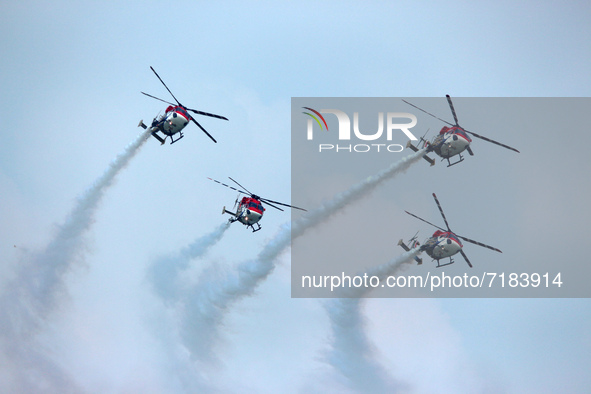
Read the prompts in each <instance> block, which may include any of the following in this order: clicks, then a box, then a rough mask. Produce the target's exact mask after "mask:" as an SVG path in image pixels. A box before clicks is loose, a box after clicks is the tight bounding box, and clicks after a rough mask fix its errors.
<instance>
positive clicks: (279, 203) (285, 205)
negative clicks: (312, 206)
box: [261, 198, 308, 212]
mask: <svg viewBox="0 0 591 394" xmlns="http://www.w3.org/2000/svg"><path fill="white" fill-rule="evenodd" d="M261 201H263V202H266V203H267V204H269V203H271V202H272V203H274V204H278V205H283V206H284V207H289V208H293V209H299V210H300V211H306V212H308V210H307V209H304V208H299V207H295V206H293V205H289V204H284V203H282V202H279V201H273V200H269V199H266V198H261Z"/></svg>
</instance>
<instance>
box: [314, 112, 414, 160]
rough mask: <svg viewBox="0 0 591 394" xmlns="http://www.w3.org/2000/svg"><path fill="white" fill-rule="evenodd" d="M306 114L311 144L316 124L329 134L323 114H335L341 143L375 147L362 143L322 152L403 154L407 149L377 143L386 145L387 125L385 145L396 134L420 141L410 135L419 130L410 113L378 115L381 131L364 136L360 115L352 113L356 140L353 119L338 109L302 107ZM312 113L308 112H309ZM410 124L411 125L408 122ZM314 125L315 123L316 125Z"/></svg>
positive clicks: (323, 148) (326, 148)
mask: <svg viewBox="0 0 591 394" xmlns="http://www.w3.org/2000/svg"><path fill="white" fill-rule="evenodd" d="M302 108H304V109H305V110H307V111H306V112H303V114H305V115H307V116H309V119H308V122H307V134H306V135H307V139H308V140H309V141H312V140H314V128H315V126H314V125H315V124H317V125H318V126H317V128H318V129H319V130H320V131H322V132H328V131H329V130H328V123H327V122H326V119H325V117H324V116H322V114H333V115H335V116H336V118H337V121H338V125H339V127H338V141H351V140H352V138H354V140H355V139H356V140H360V141H372V142H374V143H371V144H369V143H361V144H342V143H341V144H338V143H337V144H324V143H323V144H318V151H319V152H321V153H322V152H331V151H332V152H360V153H364V152H370V151H377V152H380V151H383V152H386V151H387V152H402V150H404V146H402V145H400V144H386V143H378V140H380V139H381V140H382V141H383V134H384V123H385V124H386V127H385V129H386V141H388V142H389V141H392V135H393V134H394V131H401V132H402V133H403V134H404V135H405V136H406V137H407V138H408V139H409V140H411V141H417V140H418V138H417V137H415V136H414V134H413V133H411V131H410V129H411V128H413V127H414V126H416V124H417V117H416V116H415V115H413V114H411V113H408V112H388V113H387V114H386V116H384V112H378V114H377V116H378V130H377V131H375V132H367V131H366V132H362V131H361V130H360V129H359V112H354V113H353V137H352V135H351V119H350V118H349V115H347V114H346V113H345V112H343V111H341V110H338V109H321V110H320V111H317V110H315V109H312V108H310V107H302ZM308 111H309V112H308ZM404 119H406V120H407V121H406V122H404V123H401V122H400V120H404ZM409 120H410V122H409ZM314 121H315V122H314Z"/></svg>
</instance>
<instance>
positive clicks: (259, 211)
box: [207, 177, 306, 233]
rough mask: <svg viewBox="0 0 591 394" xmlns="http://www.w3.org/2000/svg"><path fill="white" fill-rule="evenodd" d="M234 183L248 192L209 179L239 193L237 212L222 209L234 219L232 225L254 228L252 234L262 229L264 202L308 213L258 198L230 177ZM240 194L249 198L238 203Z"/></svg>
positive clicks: (302, 209)
mask: <svg viewBox="0 0 591 394" xmlns="http://www.w3.org/2000/svg"><path fill="white" fill-rule="evenodd" d="M228 178H229V179H230V180H231V181H232V182H234V183H235V184H237V185H238V186H240V187H241V188H243V189H244V190H246V191H242V190H239V189H236V188H235V187H232V186H230V185H226V184H225V183H222V182H220V181H217V180H215V179H212V178H207V179H210V180H212V181H214V182H217V183H219V184H220V185H223V186H226V187H229V188H230V189H232V190H236V191H237V192H238V197H236V201H235V202H234V208H236V205H238V208H237V209H236V212H231V211H228V210H226V207H224V208H223V209H222V215H223V214H224V213H228V214H230V215H232V216H233V218H230V219H229V220H230V223H234V222H236V221H238V222H240V223H242V224H244V225H245V226H246V228H249V227H250V228H252V232H253V233H254V232H256V231H259V230H260V229H261V225H260V224H259V221H260V220H261V218H262V217H263V213H264V212H265V208H264V207H263V204H262V203H263V202H264V203H265V204H268V205H269V206H271V207H273V208H275V209H278V210H280V211H283V209H281V208H279V207H276V206H275V205H273V204H278V205H282V206H284V207H289V208H294V209H299V210H301V211H306V210H305V209H304V208H298V207H294V206H293V205H289V204H284V203H282V202H278V201H273V200H269V199H267V198H262V197H259V196H257V195H256V194H252V193H251V192H249V191H248V189H247V188H245V187H244V186H242V185H241V184H239V183H238V182H236V181H235V180H234V179H232V178H230V177H228ZM240 194H246V195H247V196H244V197H242V199H241V200H240V201H238V199H239V198H240ZM255 224H256V225H257V228H256V229H255V228H254V225H255Z"/></svg>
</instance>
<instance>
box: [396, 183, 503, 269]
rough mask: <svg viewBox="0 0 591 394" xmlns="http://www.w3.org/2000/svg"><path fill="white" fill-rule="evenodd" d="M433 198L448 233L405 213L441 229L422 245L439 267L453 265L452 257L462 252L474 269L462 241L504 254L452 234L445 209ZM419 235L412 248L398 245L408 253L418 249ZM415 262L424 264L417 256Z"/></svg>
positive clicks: (434, 196)
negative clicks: (443, 260)
mask: <svg viewBox="0 0 591 394" xmlns="http://www.w3.org/2000/svg"><path fill="white" fill-rule="evenodd" d="M433 198H434V199H435V202H436V203H437V207H438V208H439V212H441V217H443V221H444V222H445V227H447V231H446V230H444V229H443V228H441V227H439V226H436V225H434V224H433V223H429V222H428V221H426V220H425V219H421V218H420V217H418V216H416V215H413V214H412V213H410V212H408V211H404V212H406V213H408V214H409V215H410V216H413V217H415V218H417V219H419V220H422V221H423V222H425V223H428V224H430V225H431V226H433V227H435V228H437V229H439V230H437V231H435V232H434V233H433V236H431V237H430V238H427V240H426V241H425V243H424V244H423V245H420V251H421V252H426V253H427V254H428V255H429V257H431V258H432V259H433V260H437V267H443V266H446V265H450V264H453V263H454V260H453V259H452V257H451V256H453V255H454V254H456V253H458V252H460V254H461V255H462V257H463V258H464V260H466V263H468V265H469V266H470V268H472V264H471V263H470V260H468V257H467V256H466V254H465V253H464V251H463V250H462V247H463V246H462V242H461V241H460V239H462V240H464V241H466V242H470V243H472V244H475V245H478V246H483V247H485V248H488V249H491V250H494V251H497V252H499V253H503V252H501V251H500V250H499V249H497V248H494V247H492V246H489V245H486V244H483V243H482V242H478V241H474V240H472V239H469V238H466V237H462V236H461V235H457V234H455V233H454V232H452V231H451V229H450V228H449V224H447V219H446V218H445V215H444V214H443V209H442V208H441V205H440V204H439V200H437V196H436V195H435V193H433ZM417 234H418V232H417ZM417 234H415V235H414V237H412V238H411V239H410V241H408V242H409V244H410V245H411V246H410V247H408V246H407V245H406V244H405V243H404V241H402V240H400V241H398V245H400V246H402V248H403V249H404V250H406V251H407V252H408V251H409V250H411V249H414V248H416V247H418V246H419V242H418V241H417V240H416V239H417ZM448 257H449V263H445V264H440V263H439V260H441V259H445V258H448ZM415 260H416V261H417V262H418V263H419V264H422V262H423V260H422V259H420V258H419V257H417V256H415Z"/></svg>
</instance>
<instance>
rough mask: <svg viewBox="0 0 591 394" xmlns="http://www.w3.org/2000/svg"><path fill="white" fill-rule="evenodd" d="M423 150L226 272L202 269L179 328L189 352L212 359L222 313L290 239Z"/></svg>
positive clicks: (252, 287)
mask: <svg viewBox="0 0 591 394" xmlns="http://www.w3.org/2000/svg"><path fill="white" fill-rule="evenodd" d="M424 154H425V151H424V150H420V151H418V152H416V153H413V154H412V155H409V156H407V157H405V158H403V159H402V160H400V161H398V162H396V163H393V164H392V165H391V166H390V167H388V168H386V169H385V170H382V171H381V172H379V173H378V174H376V175H374V176H370V177H368V178H367V179H365V180H364V181H362V182H360V183H358V184H356V185H354V186H353V187H351V188H350V189H348V190H346V191H344V192H342V193H340V194H337V195H336V196H335V197H334V198H333V199H332V200H330V201H328V202H326V203H324V204H323V205H322V206H320V207H319V208H317V209H315V210H313V211H310V212H308V214H306V215H304V216H302V217H300V218H299V219H298V220H296V221H294V222H293V223H290V224H288V225H284V226H283V227H282V228H281V229H280V231H279V232H278V233H277V235H276V236H275V237H274V238H273V239H271V241H269V242H268V243H267V245H266V246H265V247H264V248H263V249H262V251H261V252H260V253H259V255H258V256H257V258H256V259H254V260H249V261H246V262H243V263H241V264H239V265H238V267H236V268H235V269H233V270H232V272H230V273H228V274H227V275H225V276H223V277H220V275H219V272H217V271H216V270H213V269H210V270H208V271H206V272H205V273H204V275H202V276H201V277H200V280H199V282H198V283H197V285H196V286H195V287H194V288H193V289H192V291H191V293H190V294H189V295H188V301H187V302H186V303H185V307H186V309H185V316H184V319H185V320H184V323H183V325H182V328H181V329H182V331H181V336H182V338H183V342H184V343H185V345H186V346H187V348H188V349H189V351H190V352H191V354H192V356H193V357H194V358H198V359H202V360H208V361H212V360H213V359H214V352H213V346H214V345H215V343H216V340H217V339H218V336H219V329H220V327H221V324H222V320H223V317H224V315H225V314H226V313H227V312H228V311H229V310H230V308H231V307H232V306H233V305H234V304H235V303H236V302H238V301H239V300H241V299H242V298H244V297H247V296H250V295H251V294H252V293H253V292H254V291H255V289H256V287H257V286H258V285H259V284H260V283H261V282H262V281H263V280H265V278H267V276H268V275H269V274H270V273H271V272H272V271H273V269H274V267H275V259H276V258H277V257H278V256H279V254H280V253H282V252H283V251H284V250H285V249H287V248H288V247H289V246H290V245H291V241H292V239H295V238H297V237H300V236H301V235H303V234H304V233H305V231H306V230H308V229H309V228H312V227H314V226H316V225H318V224H320V223H321V222H323V221H325V220H327V219H328V218H329V217H331V216H332V215H333V214H334V213H336V212H337V211H339V210H340V209H343V208H344V207H345V206H347V205H348V204H351V203H352V202H355V201H357V200H359V199H360V198H362V197H363V196H365V195H367V194H369V193H370V192H371V191H373V190H374V189H375V188H376V187H377V186H378V185H379V184H381V183H382V182H384V181H386V180H388V179H391V178H392V177H394V176H395V175H396V174H399V173H401V172H404V171H406V170H407V169H408V168H409V167H410V166H411V165H412V164H413V163H415V162H417V161H418V160H420V159H421V158H422V157H423V156H424Z"/></svg>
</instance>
